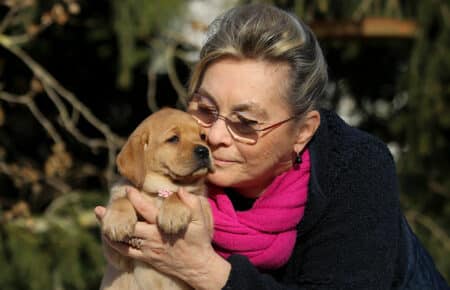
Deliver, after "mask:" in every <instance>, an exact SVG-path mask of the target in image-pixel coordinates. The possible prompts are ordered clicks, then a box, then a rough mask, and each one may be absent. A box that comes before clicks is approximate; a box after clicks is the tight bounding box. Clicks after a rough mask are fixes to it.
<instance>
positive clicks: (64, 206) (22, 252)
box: [0, 192, 105, 290]
mask: <svg viewBox="0 0 450 290" xmlns="http://www.w3.org/2000/svg"><path fill="white" fill-rule="evenodd" d="M73 197H76V198H73ZM63 200H64V202H59V203H60V205H59V207H58V209H52V212H47V213H46V214H44V215H39V216H30V217H21V218H17V219H14V220H12V221H9V222H7V223H1V224H0V233H1V235H0V267H2V269H3V270H2V271H0V288H1V289H5V290H9V289H11V290H13V289H14V290H20V289H24V290H25V289H30V290H44V289H74V290H75V289H77V290H78V289H79V290H84V289H97V288H98V286H99V283H100V280H101V277H102V269H103V265H104V263H105V262H104V260H103V257H102V254H101V253H102V250H101V246H100V239H99V233H98V230H97V227H96V223H95V221H94V215H93V212H92V209H93V207H94V206H95V205H97V204H101V203H103V202H104V200H103V198H102V196H101V195H100V194H98V193H92V192H85V193H72V194H68V195H67V196H64V197H61V199H60V201H63Z"/></svg>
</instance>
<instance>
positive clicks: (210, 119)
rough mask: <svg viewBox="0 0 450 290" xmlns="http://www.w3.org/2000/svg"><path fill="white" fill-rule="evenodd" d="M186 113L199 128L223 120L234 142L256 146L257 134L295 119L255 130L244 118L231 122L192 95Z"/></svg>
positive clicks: (214, 108) (198, 96)
mask: <svg viewBox="0 0 450 290" xmlns="http://www.w3.org/2000/svg"><path fill="white" fill-rule="evenodd" d="M203 98H204V97H203ZM187 111H188V113H190V114H191V115H192V116H193V117H194V118H195V119H196V120H197V122H198V123H199V124H200V125H201V126H203V127H206V128H209V127H211V126H212V125H213V124H214V123H215V122H216V121H217V120H218V119H221V120H223V121H224V122H225V125H226V128H227V130H228V132H229V133H230V135H231V136H232V137H233V138H234V139H235V140H237V141H239V142H243V143H246V144H250V145H254V144H256V142H257V141H258V138H259V132H263V131H267V130H270V129H273V128H276V127H278V126H280V125H282V124H284V123H286V122H289V121H291V120H293V119H295V117H294V116H292V117H289V118H287V119H285V120H283V121H280V122H277V123H275V124H272V125H270V126H267V127H264V128H255V127H254V126H255V125H256V124H255V121H253V120H250V121H249V120H246V119H244V118H239V117H237V118H238V119H239V120H237V121H233V120H230V119H229V118H227V117H225V116H222V115H220V114H219V112H218V111H217V109H216V107H215V105H212V104H207V103H204V102H202V96H201V95H199V94H194V96H193V97H192V100H191V101H190V103H189V107H188V110H187Z"/></svg>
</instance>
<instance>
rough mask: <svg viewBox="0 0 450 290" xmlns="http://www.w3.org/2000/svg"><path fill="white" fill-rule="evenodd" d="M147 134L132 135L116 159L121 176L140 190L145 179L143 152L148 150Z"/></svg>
mask: <svg viewBox="0 0 450 290" xmlns="http://www.w3.org/2000/svg"><path fill="white" fill-rule="evenodd" d="M148 143H149V134H148V133H147V132H144V133H142V134H133V135H132V136H131V137H130V138H128V141H127V143H125V145H124V146H123V148H122V150H121V151H120V153H119V155H118V156H117V159H116V164H117V168H118V169H119V172H120V174H121V175H122V176H124V177H125V178H127V179H128V180H129V181H131V183H133V185H134V186H136V187H138V188H142V185H143V183H144V178H145V155H144V154H145V152H144V151H146V150H147V149H148Z"/></svg>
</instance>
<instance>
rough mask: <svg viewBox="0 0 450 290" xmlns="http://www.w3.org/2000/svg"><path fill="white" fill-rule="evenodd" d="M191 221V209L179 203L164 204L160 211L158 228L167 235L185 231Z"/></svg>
mask: <svg viewBox="0 0 450 290" xmlns="http://www.w3.org/2000/svg"><path fill="white" fill-rule="evenodd" d="M190 221H191V211H190V209H189V208H188V207H187V206H185V205H182V204H179V203H166V202H165V203H163V204H162V206H161V208H160V209H159V214H158V226H159V228H160V229H161V230H162V231H163V232H164V233H166V234H177V233H179V232H181V231H184V230H185V229H186V228H187V226H188V224H189V222H190Z"/></svg>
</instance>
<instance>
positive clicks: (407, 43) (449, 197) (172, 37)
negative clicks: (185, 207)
mask: <svg viewBox="0 0 450 290" xmlns="http://www.w3.org/2000/svg"><path fill="white" fill-rule="evenodd" d="M248 2H269V3H273V4H275V5H277V6H278V7H281V8H283V9H286V10H288V11H291V12H292V13H294V14H296V15H297V16H299V17H300V18H301V19H303V20H304V21H305V22H306V23H308V24H309V25H310V26H311V27H312V29H313V30H314V32H315V33H316V35H317V36H318V38H319V41H320V43H321V45H322V47H323V50H324V53H325V56H326V59H327V61H328V64H329V73H330V78H331V81H330V84H329V87H328V96H327V98H326V99H325V100H324V106H326V107H327V108H331V109H335V110H336V111H337V112H338V113H339V115H341V116H342V117H343V118H344V119H345V120H346V121H347V122H349V123H350V124H352V125H354V126H356V127H359V128H361V129H363V130H366V131H368V132H370V133H372V134H374V135H376V136H378V137H379V138H381V139H382V140H383V141H384V142H386V143H387V144H388V146H389V148H390V149H391V152H392V154H393V155H394V157H395V160H396V162H397V169H398V174H399V181H400V184H401V202H402V206H403V209H404V212H405V213H406V216H407V218H408V220H409V222H410V224H411V225H412V226H413V228H414V231H415V232H416V233H417V234H418V236H419V237H420V239H421V240H422V242H423V243H424V244H425V245H426V247H427V248H428V250H429V251H430V253H431V254H432V256H433V257H434V259H435V261H436V264H437V266H438V268H439V269H440V271H441V272H442V273H443V274H444V276H445V277H446V279H447V281H449V278H450V238H449V235H450V176H449V172H450V168H449V167H450V86H449V84H450V53H449V46H450V2H449V1H448V0H430V1H402V0H358V1H356V0H347V1H336V0H317V1H308V0H299V1H288V0H285V1H282V0H279V1H237V0H222V1H220V0H214V1H200V0H190V1H181V0H165V1H151V0H110V1H107V0H95V1H93V0H91V1H88V0H45V1H44V0H41V1H39V0H0V269H1V271H0V289H3V290H9V289H14V290H19V289H32V290H48V289H57V290H60V289H98V286H99V283H100V279H101V275H102V270H103V267H104V260H103V257H102V252H101V248H100V238H99V231H98V226H97V223H96V220H95V218H94V215H93V208H94V206H95V205H98V204H104V203H105V202H106V200H107V198H108V186H109V185H110V183H111V182H112V181H113V180H114V178H115V177H116V174H117V173H116V171H115V164H114V159H115V155H116V154H117V152H118V150H119V149H120V147H121V146H122V144H123V142H124V140H125V138H126V136H127V135H128V134H129V133H131V131H132V130H133V129H134V128H135V126H136V125H137V124H138V123H139V122H140V121H141V120H143V119H144V118H145V117H146V116H148V115H149V114H151V113H152V112H154V111H155V110H157V109H158V108H160V107H162V106H172V107H178V108H184V105H185V102H184V97H185V94H186V89H185V88H186V83H187V80H188V78H189V72H190V69H191V67H192V65H193V64H194V63H195V62H196V60H197V55H198V50H199V47H200V46H201V43H202V40H203V37H204V32H205V29H206V27H207V24H208V23H209V22H210V21H211V20H212V19H214V18H215V17H216V16H217V15H219V14H220V13H222V12H223V11H224V10H226V9H227V8H229V7H232V6H233V5H237V4H239V3H248Z"/></svg>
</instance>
